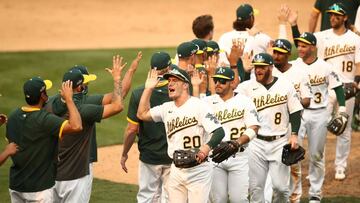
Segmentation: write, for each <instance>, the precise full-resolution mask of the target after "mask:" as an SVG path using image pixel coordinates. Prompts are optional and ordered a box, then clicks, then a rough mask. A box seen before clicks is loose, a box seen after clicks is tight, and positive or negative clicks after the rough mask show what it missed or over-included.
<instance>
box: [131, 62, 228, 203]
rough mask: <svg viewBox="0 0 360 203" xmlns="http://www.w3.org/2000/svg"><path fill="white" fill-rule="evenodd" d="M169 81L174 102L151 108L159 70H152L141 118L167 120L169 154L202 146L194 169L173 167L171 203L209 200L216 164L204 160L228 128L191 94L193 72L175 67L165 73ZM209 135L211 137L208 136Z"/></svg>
mask: <svg viewBox="0 0 360 203" xmlns="http://www.w3.org/2000/svg"><path fill="white" fill-rule="evenodd" d="M164 78H165V79H167V80H168V81H169V84H168V89H169V97H170V99H172V100H173V101H171V102H165V103H164V104H162V105H159V106H156V107H153V108H150V95H151V94H152V91H153V90H154V88H155V87H156V85H157V84H158V82H159V80H158V78H157V72H156V70H151V71H150V72H149V75H148V79H147V80H146V83H145V90H144V92H143V94H142V96H141V100H140V104H139V109H138V112H137V117H138V118H139V119H141V120H144V121H154V122H163V123H164V124H165V130H166V138H167V142H168V155H169V157H171V158H173V153H174V151H175V150H178V149H182V150H184V149H193V148H198V149H199V152H198V153H197V156H196V157H197V160H198V162H202V163H201V164H199V165H197V166H194V167H190V168H177V167H176V166H175V165H174V164H172V165H171V168H170V176H169V180H168V183H167V187H168V192H169V202H184V203H185V202H189V203H195V202H196V203H207V202H208V199H209V193H210V188H211V182H212V167H211V164H210V163H209V162H203V161H204V159H205V158H206V156H207V155H208V154H209V151H210V150H211V148H213V147H215V146H217V145H218V144H219V143H220V141H221V140H222V138H223V137H224V130H223V128H222V127H221V125H220V123H219V122H218V120H217V119H216V117H215V115H214V113H213V111H212V110H211V108H210V107H209V106H208V105H207V104H206V103H205V102H204V101H201V100H200V99H199V98H196V97H192V96H190V94H189V83H190V77H189V75H188V74H187V73H186V72H185V71H184V70H182V69H179V68H174V69H172V70H171V71H170V72H169V73H167V74H165V75H164ZM206 135H209V136H206Z"/></svg>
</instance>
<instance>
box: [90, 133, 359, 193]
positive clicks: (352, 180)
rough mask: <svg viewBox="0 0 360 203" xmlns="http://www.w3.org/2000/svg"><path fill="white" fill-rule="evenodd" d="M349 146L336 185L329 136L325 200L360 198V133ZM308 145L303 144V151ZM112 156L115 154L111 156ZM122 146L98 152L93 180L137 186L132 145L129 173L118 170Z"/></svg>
mask: <svg viewBox="0 0 360 203" xmlns="http://www.w3.org/2000/svg"><path fill="white" fill-rule="evenodd" d="M352 139H353V140H352V144H351V147H352V148H351V149H352V151H351V153H350V160H349V167H348V169H347V174H348V176H347V178H346V179H345V180H344V181H336V180H335V179H334V175H335V171H334V159H335V146H336V137H335V136H334V135H330V134H329V135H328V140H327V144H326V162H325V163H326V171H325V172H326V174H325V182H324V186H323V193H324V196H326V197H330V196H359V194H360V170H359V167H360V164H359V160H360V150H359V148H360V133H353V136H352ZM306 146H307V142H306V141H305V148H306ZM114 152H115V153H114ZM121 152H122V146H121V145H117V146H111V147H104V148H100V149H99V162H98V163H96V164H95V165H94V174H95V177H97V178H100V179H106V180H110V181H113V182H120V183H130V184H137V182H138V181H137V180H138V174H137V172H138V158H139V153H138V150H137V146H136V145H134V146H133V147H132V149H131V151H130V152H129V160H128V164H127V166H128V169H129V173H125V172H124V171H123V170H122V169H121V166H120V155H121ZM302 166H303V177H302V180H303V187H304V188H303V191H304V197H305V196H307V192H308V189H309V182H308V180H306V176H307V175H308V159H307V157H306V159H305V161H303V162H302Z"/></svg>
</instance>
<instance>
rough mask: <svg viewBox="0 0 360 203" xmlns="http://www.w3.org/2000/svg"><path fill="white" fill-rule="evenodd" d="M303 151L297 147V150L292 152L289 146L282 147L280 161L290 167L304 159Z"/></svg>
mask: <svg viewBox="0 0 360 203" xmlns="http://www.w3.org/2000/svg"><path fill="white" fill-rule="evenodd" d="M304 155H305V149H304V148H302V147H301V146H299V147H298V148H297V149H294V150H292V149H291V144H286V145H284V147H283V151H282V155H281V161H282V162H283V164H285V165H287V166H290V165H293V164H296V163H297V162H299V161H301V160H303V159H304V158H305V157H304Z"/></svg>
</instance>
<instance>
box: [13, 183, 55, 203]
mask: <svg viewBox="0 0 360 203" xmlns="http://www.w3.org/2000/svg"><path fill="white" fill-rule="evenodd" d="M9 194H10V199H11V203H28V202H34V203H53V202H54V187H52V188H49V189H46V190H43V191H39V192H18V191H15V190H11V189H9Z"/></svg>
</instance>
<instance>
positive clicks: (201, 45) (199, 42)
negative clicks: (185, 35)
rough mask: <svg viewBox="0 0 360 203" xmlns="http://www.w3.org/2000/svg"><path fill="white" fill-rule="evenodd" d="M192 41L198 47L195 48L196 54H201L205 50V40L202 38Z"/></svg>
mask: <svg viewBox="0 0 360 203" xmlns="http://www.w3.org/2000/svg"><path fill="white" fill-rule="evenodd" d="M191 42H192V43H194V44H195V45H196V46H198V47H199V49H198V50H197V52H196V54H203V53H204V52H206V50H207V44H206V41H205V40H202V39H194V40H193V41H191Z"/></svg>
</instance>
